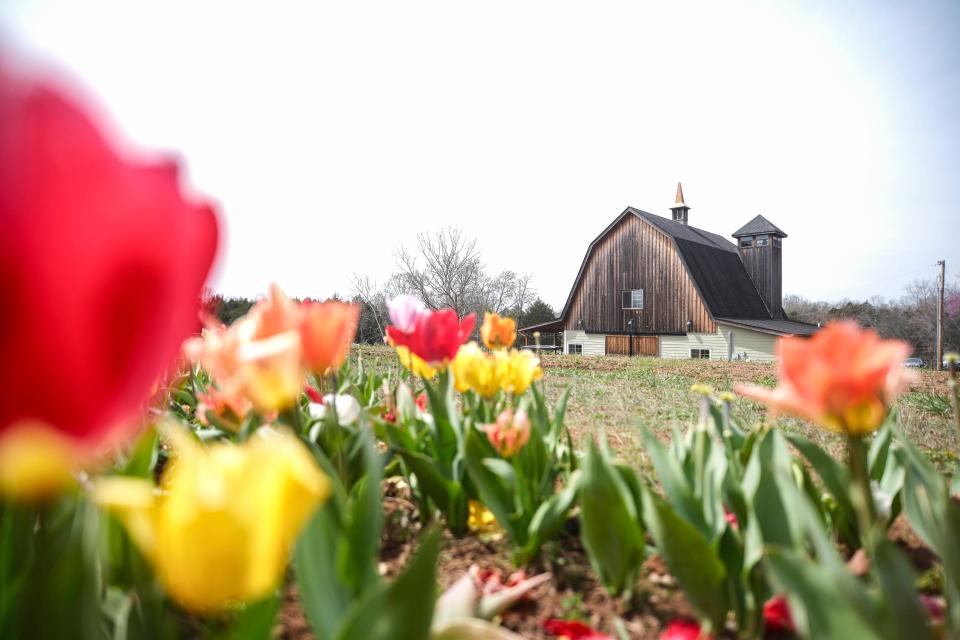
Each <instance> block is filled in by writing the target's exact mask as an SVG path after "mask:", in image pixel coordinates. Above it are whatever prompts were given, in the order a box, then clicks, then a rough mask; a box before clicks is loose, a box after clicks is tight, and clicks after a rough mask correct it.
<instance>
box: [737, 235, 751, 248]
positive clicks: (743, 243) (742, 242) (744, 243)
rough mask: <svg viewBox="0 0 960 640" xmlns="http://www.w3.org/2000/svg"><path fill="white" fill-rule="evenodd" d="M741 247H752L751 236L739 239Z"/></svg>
mask: <svg viewBox="0 0 960 640" xmlns="http://www.w3.org/2000/svg"><path fill="white" fill-rule="evenodd" d="M740 246H741V247H752V246H753V236H744V237H742V238H740Z"/></svg>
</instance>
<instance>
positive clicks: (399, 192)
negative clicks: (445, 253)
mask: <svg viewBox="0 0 960 640" xmlns="http://www.w3.org/2000/svg"><path fill="white" fill-rule="evenodd" d="M958 32H960V3H957V2H955V1H953V0H946V1H944V2H909V3H900V2H898V3H887V2H822V3H817V2H790V3H786V2H784V3H779V2H769V1H758V2H747V1H736V0H735V1H730V2H702V3H701V2H616V1H610V2H591V3H583V2H563V1H546V2H519V1H516V0H512V1H509V2H500V1H497V0H492V1H489V2H484V3H462V2H451V1H449V0H442V1H438V2H397V1H391V2H364V1H351V2H336V3H333V2H330V3H327V2H315V3H299V2H298V3H294V2H261V3H238V2H213V1H209V2H197V1H193V0H190V1H185V0H167V1H166V2H163V3H139V2H131V1H130V0H90V1H88V2H83V3H79V2H71V1H70V0H46V1H37V2H25V1H22V0H13V1H11V0H6V2H3V3H0V41H2V42H5V43H6V45H7V46H8V47H12V49H13V50H16V51H17V53H18V54H20V55H22V54H24V53H26V54H28V55H32V56H35V57H37V58H38V59H40V60H42V61H43V62H44V64H47V65H50V66H52V67H54V68H58V69H61V70H63V71H65V72H66V73H68V74H69V75H70V76H72V77H73V78H74V80H75V81H76V82H77V84H78V86H81V87H82V88H83V90H84V91H85V92H86V93H87V94H89V95H90V96H92V97H94V99H95V101H96V102H97V103H98V104H99V105H100V107H101V108H102V109H103V110H104V111H105V112H106V113H109V116H110V118H111V120H112V123H113V124H112V126H113V128H114V131H115V133H116V135H117V136H119V137H120V138H122V139H124V140H125V141H127V142H128V144H129V145H130V146H131V148H135V149H137V150H138V151H139V152H141V153H150V154H162V153H175V154H176V155H177V156H179V157H180V158H181V159H182V161H183V163H184V165H185V169H186V173H187V175H188V179H189V183H190V186H191V188H192V189H194V190H196V191H198V192H200V193H203V194H205V195H207V196H209V197H210V198H211V199H213V200H214V201H215V202H217V203H218V208H219V211H220V212H221V215H222V221H223V223H224V242H223V245H222V250H221V253H220V256H219V258H218V263H217V266H216V272H215V275H214V277H213V280H212V284H213V286H214V287H215V288H216V289H217V290H219V291H222V292H224V293H226V294H228V295H246V296H254V295H257V294H259V293H262V292H264V291H266V288H267V286H268V284H269V283H270V282H274V281H275V282H278V283H279V284H280V285H281V286H282V287H283V288H284V289H285V290H287V292H288V293H290V294H292V295H295V296H300V297H306V296H309V297H314V298H323V297H326V296H329V295H332V294H334V293H339V294H341V295H346V294H349V293H350V289H351V281H352V276H353V274H354V273H358V274H366V275H369V276H371V277H372V278H376V279H378V280H380V281H382V280H384V279H385V278H387V277H388V276H389V274H390V273H391V272H392V271H393V270H394V268H395V259H394V255H395V252H396V250H397V248H398V247H399V246H402V245H413V244H414V243H415V241H416V236H417V233H418V232H425V231H432V230H436V229H440V228H442V227H444V226H447V225H453V226H458V227H460V228H462V229H463V231H464V233H465V234H466V235H467V236H470V237H475V238H477V240H478V245H479V246H480V247H481V249H482V252H483V256H484V259H485V261H486V263H487V265H488V268H489V270H491V271H493V272H497V271H500V270H502V269H512V270H515V271H518V272H531V273H533V275H534V281H533V284H534V287H535V288H536V289H537V291H538V292H539V294H540V295H541V296H542V297H543V298H544V299H545V300H546V301H547V302H549V303H550V304H552V305H553V306H554V307H555V308H559V307H561V306H562V305H563V302H564V301H565V300H566V297H567V294H568V292H569V289H570V286H571V285H572V283H573V280H574V277H575V276H576V273H577V270H578V269H579V266H580V263H581V261H582V259H583V255H584V253H585V251H586V249H587V246H588V245H589V243H590V242H591V240H593V238H594V237H596V236H597V235H598V234H599V233H600V232H601V231H602V230H603V229H604V228H605V227H606V226H607V225H608V224H609V223H610V222H611V221H612V220H613V219H614V218H615V217H616V216H617V215H619V214H620V212H622V211H623V209H624V208H625V207H627V206H628V205H629V206H634V207H637V208H639V209H643V210H645V211H649V212H652V213H657V214H661V215H665V216H669V215H670V211H669V206H670V205H671V203H672V202H673V196H674V193H675V190H676V184H677V182H678V181H682V183H683V189H684V194H685V196H686V201H687V203H688V204H689V205H690V206H691V207H692V208H691V211H690V224H691V225H693V226H696V227H700V228H703V229H706V230H709V231H713V232H716V233H720V234H722V235H724V236H729V234H730V233H732V232H734V231H735V230H736V229H738V228H739V227H740V226H742V225H743V224H744V223H746V222H747V221H749V220H750V219H752V218H753V217H754V216H755V215H757V214H762V215H764V216H765V217H766V218H768V219H769V220H770V221H772V222H773V223H774V224H776V225H777V226H778V227H780V228H781V229H783V230H784V231H785V232H786V233H787V234H788V238H787V239H786V240H785V241H784V245H783V247H784V248H783V251H784V253H783V256H784V257H783V262H784V264H783V269H784V282H783V288H784V292H785V293H787V294H790V293H792V294H799V295H802V296H804V297H807V298H811V299H827V300H839V299H843V298H851V299H866V298H870V297H873V296H884V297H887V298H890V297H896V296H898V295H899V294H900V293H901V291H902V289H903V287H904V286H905V285H906V284H907V283H909V282H911V281H912V280H915V279H918V278H932V277H934V276H935V275H936V267H935V263H936V261H937V260H939V259H946V261H947V274H948V279H950V280H954V281H955V280H956V279H958V278H960V33H958Z"/></svg>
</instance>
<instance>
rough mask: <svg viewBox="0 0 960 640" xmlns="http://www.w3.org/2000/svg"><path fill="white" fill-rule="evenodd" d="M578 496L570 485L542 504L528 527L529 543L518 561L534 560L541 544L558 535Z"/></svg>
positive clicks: (519, 554)
mask: <svg viewBox="0 0 960 640" xmlns="http://www.w3.org/2000/svg"><path fill="white" fill-rule="evenodd" d="M576 497H577V492H576V489H575V488H574V486H573V485H570V486H567V487H564V488H563V489H562V490H561V491H560V492H559V493H557V494H555V495H553V496H551V497H550V498H549V499H548V500H547V501H546V502H543V503H542V504H541V505H540V507H539V508H538V509H537V511H536V512H535V513H534V514H533V518H531V520H530V525H529V527H528V528H527V531H528V533H527V536H528V539H527V544H526V545H525V546H524V547H523V549H522V550H521V551H520V553H518V554H517V562H518V563H520V564H526V563H527V562H529V561H530V560H532V559H533V558H534V557H536V555H537V553H538V552H539V551H540V546H541V545H543V543H544V542H546V541H548V540H551V539H553V537H554V536H556V535H557V533H558V532H559V531H560V528H561V527H563V523H564V522H566V521H567V513H568V512H569V511H570V509H572V508H573V504H574V502H575V501H576Z"/></svg>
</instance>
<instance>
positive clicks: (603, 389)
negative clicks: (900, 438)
mask: <svg viewBox="0 0 960 640" xmlns="http://www.w3.org/2000/svg"><path fill="white" fill-rule="evenodd" d="M360 353H362V357H363V359H364V362H365V363H367V364H368V365H373V366H374V367H376V368H381V367H391V366H395V365H394V362H395V358H394V356H393V352H392V350H390V349H388V348H386V347H367V346H365V347H362V348H361V349H360ZM543 368H544V378H543V381H542V385H543V388H544V389H545V390H546V394H547V397H548V398H550V399H551V400H552V401H555V400H556V399H557V398H558V397H559V396H560V394H561V393H563V391H564V390H565V389H566V388H568V387H569V388H570V401H569V404H568V408H567V425H568V426H569V427H570V429H571V431H572V432H573V434H574V438H575V439H576V441H577V442H583V440H584V438H587V437H591V436H593V437H597V436H601V435H602V436H604V437H606V438H607V441H608V442H609V443H610V445H611V447H612V448H613V449H614V450H615V451H616V452H617V454H618V456H619V457H620V458H621V459H622V460H624V461H625V462H628V463H630V464H633V465H636V466H645V465H644V455H643V451H642V445H641V440H640V428H641V426H642V425H647V426H649V427H650V428H651V429H653V430H654V431H655V432H656V433H658V434H659V435H661V436H662V437H668V434H669V431H670V427H671V425H672V424H674V423H675V422H676V423H679V424H680V425H681V426H682V425H686V424H688V423H690V422H691V421H693V420H694V419H696V416H697V411H698V409H697V396H696V394H694V393H693V392H691V391H690V386H691V385H693V384H694V383H697V382H702V383H706V384H709V385H711V386H712V387H713V388H715V389H716V390H718V391H724V390H732V389H733V386H734V385H735V384H738V383H753V384H760V385H765V386H769V387H772V386H775V384H776V365H773V364H761V363H751V362H717V361H709V360H661V359H659V358H645V357H634V358H627V357H621V356H566V355H547V356H544V357H543ZM946 380H947V377H946V374H945V373H937V372H933V371H921V372H920V380H919V382H918V383H917V384H916V385H915V386H914V387H913V389H912V390H911V391H910V392H908V393H906V394H905V395H904V396H902V397H901V399H900V400H899V401H898V403H897V409H898V411H899V412H900V415H901V424H902V425H903V427H904V429H905V430H906V432H907V434H908V435H909V436H910V438H911V439H912V440H913V441H914V442H916V443H917V444H918V445H920V446H921V447H922V448H923V449H925V450H927V451H928V452H929V453H930V455H931V457H932V458H933V459H934V460H936V461H939V462H946V461H949V460H952V459H954V458H955V452H956V451H957V445H958V439H960V436H958V434H957V433H956V432H955V429H954V428H953V427H952V418H951V409H950V403H949V401H948V399H947V396H946V391H947V385H946ZM733 412H734V415H735V416H737V417H738V418H740V420H741V422H742V423H743V424H744V425H745V426H750V425H756V424H759V423H761V422H762V421H763V420H765V419H767V415H766V410H765V408H763V407H762V406H761V405H759V404H756V403H754V402H752V401H749V400H746V399H743V398H738V399H737V400H736V401H735V403H734V407H733ZM775 424H776V425H777V426H779V427H780V428H783V429H786V430H789V431H794V432H797V433H800V434H802V435H804V436H806V437H808V438H811V439H813V440H816V441H818V442H820V443H822V444H824V445H827V446H828V447H830V448H831V449H832V450H833V451H834V452H835V453H838V454H839V452H840V450H841V447H842V443H841V442H840V439H839V438H837V437H835V436H833V435H832V434H830V433H826V432H824V431H823V430H821V429H817V428H815V427H813V426H812V425H810V424H808V423H806V422H804V421H802V420H798V419H795V418H790V417H781V418H778V419H776V421H775Z"/></svg>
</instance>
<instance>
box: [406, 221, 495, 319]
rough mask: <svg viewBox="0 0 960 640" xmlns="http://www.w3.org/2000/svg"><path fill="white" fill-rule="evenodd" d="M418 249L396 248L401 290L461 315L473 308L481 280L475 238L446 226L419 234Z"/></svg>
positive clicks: (482, 275) (481, 273)
mask: <svg viewBox="0 0 960 640" xmlns="http://www.w3.org/2000/svg"><path fill="white" fill-rule="evenodd" d="M417 249H418V252H417V253H413V252H411V251H410V250H408V249H407V248H406V247H400V248H399V249H398V250H397V253H396V259H397V268H398V269H399V271H398V273H397V274H396V275H397V279H398V281H399V283H400V284H401V286H402V287H403V289H405V290H406V292H408V293H412V294H414V295H416V296H418V297H419V298H420V299H421V300H423V302H424V304H426V305H427V306H428V307H430V308H432V309H441V308H448V309H453V310H454V311H456V312H457V314H458V315H461V316H462V315H465V314H467V313H469V312H470V311H473V310H475V308H476V307H477V306H478V304H479V303H480V302H481V300H480V298H482V285H483V281H484V274H483V267H484V265H483V261H482V260H481V258H480V250H479V249H477V241H476V239H472V240H469V239H467V238H464V236H463V232H462V231H461V230H460V229H458V228H456V227H447V228H445V229H441V230H440V231H437V232H434V233H421V234H418V235H417ZM421 261H422V263H423V266H421Z"/></svg>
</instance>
